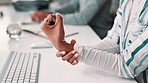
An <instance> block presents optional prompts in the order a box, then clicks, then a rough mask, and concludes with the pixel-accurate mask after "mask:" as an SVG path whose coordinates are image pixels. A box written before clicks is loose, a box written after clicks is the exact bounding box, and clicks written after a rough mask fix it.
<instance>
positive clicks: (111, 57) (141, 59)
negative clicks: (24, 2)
mask: <svg viewBox="0 0 148 83" xmlns="http://www.w3.org/2000/svg"><path fill="white" fill-rule="evenodd" d="M146 20H147V19H146ZM119 22H121V12H120V8H119V9H118V12H117V17H116V18H115V21H114V25H113V28H112V30H110V31H109V34H108V36H107V38H106V39H105V40H104V42H112V43H114V45H113V47H114V46H115V44H117V46H115V47H118V45H119V44H120V36H119V35H120V31H121V26H120V24H121V23H119ZM144 22H146V23H147V21H144ZM147 29H148V28H147V25H146V28H145V30H143V32H142V33H141V34H139V35H138V37H137V38H136V40H135V41H133V42H132V44H130V45H129V46H127V47H126V48H125V49H124V50H123V51H120V53H118V51H114V52H109V51H108V50H107V48H108V47H104V48H103V46H106V45H107V43H102V42H100V47H96V48H94V47H93V46H92V47H87V46H80V45H76V46H75V50H77V51H78V52H79V53H80V55H81V56H80V58H79V60H80V61H81V62H84V63H86V64H88V65H91V66H94V67H96V68H98V69H102V70H106V71H108V72H110V73H113V74H116V75H118V76H123V77H126V78H134V77H137V76H138V75H140V73H142V72H143V71H144V70H146V69H147V68H148V64H147V62H148V45H147V43H148V34H147V33H148V30H147ZM110 45H111V46H112V44H110ZM96 46H97V45H96ZM98 46H99V45H98ZM99 48H101V49H99ZM102 48H103V49H106V50H103V49H102ZM118 49H119V48H118ZM111 51H112V50H111Z"/></svg>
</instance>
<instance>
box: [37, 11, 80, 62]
mask: <svg viewBox="0 0 148 83" xmlns="http://www.w3.org/2000/svg"><path fill="white" fill-rule="evenodd" d="M50 22H54V24H52V25H51V24H50ZM40 28H41V29H42V31H43V32H44V33H45V34H46V36H47V37H48V39H49V40H50V41H51V43H52V44H53V45H54V46H55V48H56V49H57V50H59V52H57V54H56V56H57V57H62V60H63V61H67V62H69V63H71V64H72V65H75V64H77V63H78V60H77V58H78V57H79V56H80V55H79V54H78V52H77V51H75V50H74V44H75V43H76V41H75V40H71V43H68V42H66V41H65V39H64V36H65V32H64V26H63V18H62V16H61V14H60V13H56V14H55V15H54V14H49V15H48V16H47V17H46V19H45V20H44V21H43V22H42V23H41V25H40ZM63 50H64V51H63Z"/></svg>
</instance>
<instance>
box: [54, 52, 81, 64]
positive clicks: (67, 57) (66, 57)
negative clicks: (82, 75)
mask: <svg viewBox="0 0 148 83" xmlns="http://www.w3.org/2000/svg"><path fill="white" fill-rule="evenodd" d="M56 56H57V57H61V58H62V60H63V61H67V62H68V63H70V64H72V65H76V64H78V57H79V56H80V55H79V54H78V52H77V51H75V50H72V51H71V52H69V53H67V54H66V52H65V51H59V52H57V54H56Z"/></svg>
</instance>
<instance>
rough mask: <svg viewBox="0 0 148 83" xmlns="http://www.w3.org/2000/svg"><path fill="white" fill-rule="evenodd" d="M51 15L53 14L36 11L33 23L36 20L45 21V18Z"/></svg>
mask: <svg viewBox="0 0 148 83" xmlns="http://www.w3.org/2000/svg"><path fill="white" fill-rule="evenodd" d="M49 14H52V12H47V11H43V10H35V12H34V14H33V15H32V17H31V18H32V21H36V20H41V21H43V20H44V18H46V17H47V16H48V15H49Z"/></svg>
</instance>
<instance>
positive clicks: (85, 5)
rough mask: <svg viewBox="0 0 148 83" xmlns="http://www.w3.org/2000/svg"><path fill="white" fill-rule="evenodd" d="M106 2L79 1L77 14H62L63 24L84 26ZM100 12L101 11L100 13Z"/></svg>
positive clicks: (98, 0)
mask: <svg viewBox="0 0 148 83" xmlns="http://www.w3.org/2000/svg"><path fill="white" fill-rule="evenodd" d="M106 1H107V0H82V1H81V0H79V2H80V7H79V12H75V13H69V14H62V15H63V18H64V23H65V24H73V25H85V24H88V22H89V21H90V20H91V19H92V18H93V17H94V15H95V14H96V13H97V12H98V11H99V10H100V9H101V8H102V7H103V6H104V5H105V3H106ZM100 12H101V11H100Z"/></svg>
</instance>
